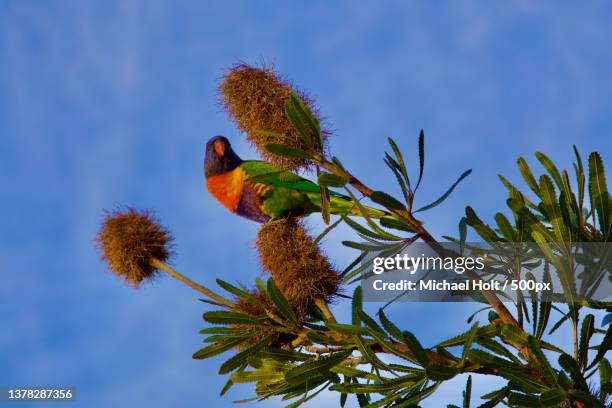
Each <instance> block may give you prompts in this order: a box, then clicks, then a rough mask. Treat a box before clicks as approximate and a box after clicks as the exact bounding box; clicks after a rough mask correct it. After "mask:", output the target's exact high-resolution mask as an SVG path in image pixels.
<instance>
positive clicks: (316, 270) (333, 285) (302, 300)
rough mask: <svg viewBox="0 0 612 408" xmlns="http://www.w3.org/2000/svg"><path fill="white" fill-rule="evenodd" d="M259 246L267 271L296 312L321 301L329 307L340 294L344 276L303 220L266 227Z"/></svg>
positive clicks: (260, 257) (264, 226)
mask: <svg viewBox="0 0 612 408" xmlns="http://www.w3.org/2000/svg"><path fill="white" fill-rule="evenodd" d="M256 244H257V249H258V252H259V259H260V262H261V265H262V267H263V269H265V270H266V271H268V272H270V274H271V275H272V277H273V278H274V281H275V282H276V284H277V286H278V287H279V289H280V290H281V291H282V293H283V294H284V295H285V297H286V298H287V300H288V301H289V302H290V303H291V304H292V305H293V306H294V307H295V308H296V309H298V310H302V311H306V310H307V309H308V306H309V305H310V304H312V303H313V302H314V301H315V300H317V299H322V300H324V301H325V302H326V303H328V302H329V301H330V300H331V299H332V298H333V297H334V295H336V294H337V293H338V289H339V286H340V276H339V275H338V273H337V272H336V271H335V270H334V268H333V267H332V265H331V264H330V262H329V260H328V259H327V258H326V257H325V256H324V255H323V254H322V253H321V250H320V249H319V247H318V246H317V245H315V243H314V241H313V239H312V238H311V237H310V235H308V232H307V231H306V229H305V228H304V226H303V225H302V223H301V222H300V221H299V220H297V219H295V218H286V219H281V220H276V221H271V222H268V223H266V224H264V225H263V226H262V227H261V228H260V230H259V233H258V235H257V242H256Z"/></svg>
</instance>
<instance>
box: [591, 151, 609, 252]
mask: <svg viewBox="0 0 612 408" xmlns="http://www.w3.org/2000/svg"><path fill="white" fill-rule="evenodd" d="M589 194H590V198H591V208H593V209H594V210H595V211H596V212H597V215H598V221H599V228H600V230H601V231H602V233H603V235H604V241H607V239H608V237H610V230H611V229H612V222H611V217H610V216H611V210H612V209H611V206H612V199H611V198H610V193H609V192H608V186H607V185H606V174H605V170H604V166H603V161H602V160H601V156H600V155H599V153H597V152H593V153H591V155H590V156H589Z"/></svg>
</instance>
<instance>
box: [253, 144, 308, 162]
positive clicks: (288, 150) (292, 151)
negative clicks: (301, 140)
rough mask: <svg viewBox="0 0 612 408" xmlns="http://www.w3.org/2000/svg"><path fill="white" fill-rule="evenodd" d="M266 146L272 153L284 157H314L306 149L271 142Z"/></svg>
mask: <svg viewBox="0 0 612 408" xmlns="http://www.w3.org/2000/svg"><path fill="white" fill-rule="evenodd" d="M264 148H265V149H266V150H267V151H268V152H269V153H272V154H275V155H277V156H282V157H295V158H298V159H312V156H311V155H310V153H308V152H307V151H305V150H301V149H296V148H293V147H288V146H285V145H282V144H277V143H269V144H267V145H265V146H264Z"/></svg>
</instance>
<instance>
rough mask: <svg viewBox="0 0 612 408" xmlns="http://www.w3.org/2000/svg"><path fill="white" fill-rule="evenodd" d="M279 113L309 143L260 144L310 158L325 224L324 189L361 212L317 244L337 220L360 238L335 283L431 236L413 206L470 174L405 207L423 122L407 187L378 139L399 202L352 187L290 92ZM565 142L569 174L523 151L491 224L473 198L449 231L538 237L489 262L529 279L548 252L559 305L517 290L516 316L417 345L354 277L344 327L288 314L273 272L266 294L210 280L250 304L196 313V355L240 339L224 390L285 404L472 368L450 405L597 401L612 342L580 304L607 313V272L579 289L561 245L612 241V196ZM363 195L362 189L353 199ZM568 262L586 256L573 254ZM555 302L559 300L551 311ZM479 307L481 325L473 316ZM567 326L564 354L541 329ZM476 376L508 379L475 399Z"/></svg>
mask: <svg viewBox="0 0 612 408" xmlns="http://www.w3.org/2000/svg"><path fill="white" fill-rule="evenodd" d="M285 113H286V116H287V118H288V120H289V121H290V122H291V124H292V125H293V126H294V128H295V130H296V131H297V133H298V134H299V135H300V136H301V138H302V139H303V141H304V145H305V146H307V148H306V149H304V150H300V149H295V148H293V147H287V146H285V145H283V144H282V143H281V142H282V137H281V138H279V139H278V140H280V142H279V143H278V144H269V145H267V146H266V149H267V150H268V151H270V152H271V153H274V154H276V155H280V156H288V157H298V158H302V159H307V160H312V162H313V164H315V165H316V166H318V167H317V169H318V170H319V172H318V184H319V186H320V189H321V197H322V213H323V218H324V220H325V222H326V223H329V222H330V214H329V190H328V188H329V187H337V188H340V187H343V188H345V190H346V192H347V194H348V196H349V197H350V199H351V201H352V202H353V204H354V209H356V210H357V213H359V214H360V215H361V216H362V217H361V221H357V220H356V219H354V218H352V217H349V216H348V215H343V216H341V217H340V218H339V219H338V220H337V221H335V222H334V223H332V224H330V225H329V227H327V228H326V229H325V230H324V231H323V232H322V233H321V234H320V236H319V237H318V238H317V239H316V241H315V243H318V242H319V241H320V240H321V239H322V238H323V237H324V236H326V235H327V234H328V233H329V232H330V231H331V230H333V229H334V228H335V227H336V226H338V225H339V224H341V223H344V224H345V225H347V226H348V227H349V228H350V229H351V230H352V231H353V232H354V233H355V234H356V236H357V237H358V238H357V239H355V240H347V241H344V242H343V244H344V245H345V246H347V247H348V248H350V249H355V250H357V251H358V252H359V255H358V257H357V258H356V259H355V261H354V262H352V263H351V264H350V265H349V266H348V267H347V268H346V269H345V270H344V271H343V272H342V278H343V281H344V282H345V283H349V284H351V283H353V282H355V281H358V280H359V279H360V278H361V277H364V276H365V277H367V276H370V275H371V274H372V260H371V258H372V256H371V255H372V254H374V253H376V255H377V256H383V257H384V256H389V257H391V256H394V255H395V254H398V253H400V252H401V251H402V250H404V249H405V248H406V247H407V246H409V245H410V244H411V243H413V242H414V241H415V240H416V239H418V238H425V237H427V238H428V240H429V237H431V236H430V235H429V233H428V232H427V230H426V229H425V228H424V227H423V223H422V222H421V221H419V220H416V218H414V214H415V213H417V212H421V211H426V210H428V209H431V208H434V207H435V206H437V205H439V204H441V203H442V202H443V201H444V200H446V198H448V196H449V195H450V194H451V193H452V192H453V191H454V189H455V188H456V187H457V185H458V184H459V183H460V182H461V181H462V180H463V179H465V177H467V176H468V175H469V174H470V173H471V170H468V171H466V172H464V173H463V174H461V175H460V176H459V178H458V179H457V181H456V182H455V183H454V184H452V186H451V187H450V188H449V189H448V190H447V191H446V192H445V193H444V194H442V195H441V196H440V198H438V199H436V200H434V201H433V202H431V203H430V204H428V205H425V206H423V207H421V208H419V209H418V210H413V207H412V206H413V203H414V199H415V194H416V192H417V190H418V187H419V186H420V184H421V182H422V180H423V174H424V164H425V149H424V147H425V137H424V133H423V132H422V131H421V133H420V135H419V138H418V164H419V166H418V178H417V180H416V183H415V182H414V180H411V178H410V177H409V176H410V175H411V172H410V171H409V169H408V164H410V163H411V161H410V160H406V158H405V156H404V155H403V154H402V152H401V149H400V147H399V144H398V143H397V142H396V141H395V140H393V139H391V138H389V140H388V142H389V146H390V148H391V149H390V153H385V156H384V161H385V163H386V165H387V167H389V169H390V170H391V173H392V174H393V176H394V178H395V180H396V181H397V186H398V189H399V191H401V196H400V197H401V198H402V200H400V199H398V198H396V197H394V195H393V194H390V193H387V192H383V191H379V190H375V189H370V188H368V187H367V186H365V185H363V184H361V182H359V181H358V179H357V178H356V177H354V176H353V175H352V174H351V173H350V172H349V171H348V170H347V169H346V168H345V167H344V166H343V165H342V164H341V162H340V160H338V159H337V158H335V157H333V158H331V159H328V158H327V157H326V155H325V154H324V152H323V140H322V138H321V129H320V125H319V123H318V121H317V120H316V118H315V115H314V114H313V113H312V112H310V110H309V109H308V107H307V106H306V105H304V103H303V102H301V100H300V98H298V97H295V96H293V97H292V98H291V99H290V100H288V101H287V102H286V104H285ZM574 152H575V155H576V162H575V163H574V180H573V181H572V180H570V176H569V173H568V172H567V171H565V170H563V171H561V170H559V168H557V166H556V165H555V164H554V163H553V161H552V160H551V159H550V158H549V157H548V156H546V155H544V154H543V153H540V152H538V153H536V159H537V160H538V161H539V163H540V164H541V165H542V168H543V174H537V172H534V171H533V169H532V168H531V167H530V166H529V164H528V163H527V160H525V159H524V158H522V157H521V158H519V159H518V170H519V173H520V174H521V176H522V178H523V179H524V182H525V184H526V185H527V187H528V193H524V192H522V191H521V190H520V189H519V188H517V187H516V186H515V185H514V184H512V183H511V182H510V181H509V180H508V179H506V178H504V177H503V176H500V179H501V181H502V183H503V184H504V185H505V186H506V188H507V189H508V199H507V201H506V204H507V208H506V210H505V211H499V212H497V213H496V214H495V215H494V217H493V220H494V224H492V225H489V224H487V223H485V222H484V221H483V220H482V219H481V218H480V217H479V216H478V215H477V213H476V211H475V210H474V209H473V208H472V207H466V209H465V217H464V218H462V219H461V221H460V222H459V238H458V239H456V240H455V241H456V242H458V243H459V244H460V252H461V253H463V251H464V248H465V247H467V246H468V244H466V240H467V236H468V233H470V232H472V231H473V232H474V233H475V234H476V235H478V236H479V237H480V238H481V239H483V240H484V241H485V242H486V243H488V244H489V245H491V246H492V247H494V248H499V249H500V250H501V249H503V248H504V247H503V245H502V244H504V243H515V244H520V243H537V246H535V247H534V246H531V247H530V249H525V248H523V247H522V246H521V245H516V247H515V249H514V252H512V251H510V252H509V253H504V255H505V258H504V259H503V260H500V261H498V262H497V263H496V264H493V266H494V267H495V268H496V271H498V273H503V274H506V275H507V276H512V274H517V273H518V274H519V275H520V274H522V276H521V277H526V278H532V277H533V275H532V274H531V272H530V268H531V269H533V268H535V267H536V266H537V265H541V264H542V262H544V269H545V273H544V280H545V281H546V282H552V281H553V277H552V276H551V272H550V270H551V268H550V266H553V267H554V271H556V272H555V273H558V274H559V276H558V278H559V280H560V282H561V287H560V288H556V289H557V290H558V291H561V293H563V295H564V296H565V298H566V299H569V300H568V303H567V305H566V306H561V305H559V306H557V305H555V304H553V302H552V301H553V300H557V299H558V296H559V295H560V293H556V294H551V293H546V292H545V293H543V294H542V295H539V296H538V295H536V294H534V293H526V294H525V295H529V296H525V297H520V298H519V300H518V301H517V302H516V304H515V308H516V310H513V311H512V312H508V311H507V309H505V306H503V305H502V306H500V305H499V304H496V303H495V302H491V303H487V304H486V305H484V307H482V308H481V309H480V310H478V311H477V312H475V313H474V314H472V315H471V316H469V318H468V319H467V324H468V325H471V327H469V328H466V329H467V330H466V331H465V332H464V333H460V334H458V335H457V336H454V337H452V338H451V339H448V340H445V341H442V342H439V343H437V344H430V345H426V344H423V343H422V342H421V341H419V339H418V337H417V335H418V333H411V332H408V331H405V330H402V328H400V327H398V325H397V324H396V323H394V322H392V321H391V320H390V319H389V318H388V316H387V315H386V314H385V312H384V309H385V308H386V307H388V306H389V305H390V304H391V303H392V302H390V303H389V304H387V305H385V306H384V307H383V308H381V309H380V310H379V311H378V313H377V315H376V316H373V315H370V314H369V313H368V312H367V311H366V310H365V309H364V305H363V302H362V292H361V288H360V287H359V286H357V287H356V289H355V290H354V292H353V296H352V308H351V321H350V324H348V323H341V322H337V321H335V320H334V319H333V318H329V316H328V317H325V318H323V317H322V315H321V313H320V312H315V310H319V309H320V308H319V307H318V306H319V305H317V308H315V307H312V308H311V309H312V310H310V311H307V312H304V311H303V310H294V309H293V308H292V306H291V303H290V299H287V298H286V297H285V296H284V295H283V293H282V292H281V291H280V290H279V288H278V287H277V286H276V283H275V282H274V280H272V279H270V280H268V282H267V284H263V283H262V282H261V281H260V282H259V284H258V289H259V291H260V292H261V293H263V294H264V295H265V296H267V298H266V299H267V300H268V301H264V300H262V298H260V297H258V296H254V295H253V293H251V292H250V291H249V290H247V289H245V288H239V287H237V286H234V285H232V284H230V283H227V282H224V281H221V280H218V284H219V285H220V287H221V288H222V289H224V290H226V291H227V292H229V293H230V294H232V295H234V296H236V297H237V298H239V299H241V302H246V303H247V304H250V305H252V306H253V307H252V310H254V311H255V310H257V311H258V312H257V313H255V312H254V313H245V312H243V311H238V310H235V309H234V308H232V307H228V306H224V305H221V304H218V305H219V306H221V307H224V308H225V309H224V310H214V311H210V312H206V313H205V314H204V320H205V321H206V322H208V323H209V324H212V325H213V326H211V327H207V328H206V329H204V330H202V332H201V333H202V334H204V335H207V336H208V337H207V338H206V339H205V341H206V343H207V345H206V346H205V347H204V348H202V349H201V350H199V351H197V352H196V353H195V354H194V358H198V359H202V358H209V357H213V356H216V355H218V354H221V353H224V352H227V351H229V350H230V349H236V348H237V349H238V351H237V352H235V353H234V354H233V355H232V356H231V357H230V358H229V359H227V360H226V361H225V362H224V363H222V365H221V368H220V370H219V372H220V373H221V374H228V375H229V378H230V379H229V381H228V383H227V385H226V387H224V389H223V390H222V393H225V392H227V390H228V389H229V388H230V387H231V386H232V384H234V383H255V392H256V397H255V399H258V400H264V399H267V398H271V397H280V398H282V399H283V400H291V401H292V402H291V404H290V405H289V406H292V407H296V406H299V405H301V404H303V403H304V402H307V401H309V400H311V399H312V398H314V397H315V396H316V395H317V394H318V393H320V392H323V391H325V390H327V391H330V392H337V393H338V394H339V401H340V405H341V406H344V404H346V403H347V401H348V400H349V398H354V399H355V400H356V401H357V403H358V404H359V405H360V406H368V407H390V406H404V407H408V406H418V405H417V404H419V402H420V401H422V400H423V399H425V398H427V397H428V396H430V395H431V394H432V393H434V392H435V391H436V389H437V387H438V386H439V385H440V384H441V383H442V382H444V381H447V380H449V379H452V378H455V377H456V376H458V375H460V374H464V373H465V374H468V376H467V382H466V387H465V391H464V392H463V400H462V402H461V404H460V405H456V406H463V407H464V408H467V407H470V406H471V405H474V404H476V405H478V406H480V407H495V406H499V405H506V406H511V407H529V406H534V407H542V406H559V405H560V404H566V406H571V405H568V404H572V403H574V402H580V403H582V404H584V406H589V407H603V406H605V405H606V404H607V403H609V400H610V397H609V395H610V393H611V392H612V390H611V386H610V381H611V378H612V368H610V363H609V361H608V360H607V359H606V358H605V357H606V353H607V352H608V351H609V350H610V349H611V348H612V334H611V327H612V325H610V324H609V321H608V320H609V318H606V319H605V320H604V321H603V322H602V324H601V325H600V326H598V324H597V322H596V319H595V316H594V315H593V314H589V313H584V311H586V310H589V309H607V311H608V312H610V311H612V306H611V305H610V304H606V303H602V302H593V301H590V300H589V298H588V296H587V295H588V294H589V293H592V291H593V289H594V288H596V287H597V285H598V284H600V283H601V281H602V279H606V278H609V275H607V276H606V274H608V273H609V266H610V265H609V264H598V265H595V266H594V267H593V268H591V269H589V270H588V271H589V272H588V273H591V274H592V275H589V276H587V278H586V279H583V282H586V283H585V284H583V285H582V286H581V287H577V285H576V284H575V277H574V276H573V269H572V267H571V265H567V264H565V263H566V262H567V261H566V260H567V256H565V255H567V254H568V253H571V245H572V243H576V242H589V243H590V242H609V241H610V238H611V237H612V199H611V197H610V194H609V192H608V189H607V185H606V178H605V171H604V166H603V162H602V160H601V157H600V156H599V154H597V153H592V154H591V155H590V156H589V160H588V169H585V168H584V166H583V162H582V159H581V157H580V154H579V153H578V150H577V149H576V148H575V147H574ZM587 190H588V202H587V194H586V191H587ZM359 194H361V195H363V197H361V198H358V197H357V195H359ZM398 196H399V195H398ZM363 199H369V200H370V201H371V202H372V203H373V204H374V205H378V206H380V207H382V209H384V211H386V213H387V214H388V216H383V217H382V218H381V219H380V220H374V219H372V218H371V217H370V216H369V214H370V213H368V211H367V210H366V208H365V206H364V204H362V202H361V201H362V200H363ZM431 240H433V238H431ZM431 240H429V241H428V242H431ZM534 248H535V249H534ZM455 255H457V256H458V255H459V254H455ZM597 259H600V258H597ZM603 259H604V260H603V261H601V262H606V261H605V259H606V258H603ZM572 262H577V263H578V262H582V260H581V259H578V258H572ZM555 296H557V297H555ZM481 299H484V298H481ZM584 299H586V300H584ZM489 301H490V300H489ZM500 303H501V302H500ZM564 307H567V310H562V309H561V308H564ZM487 310H488V311H489V316H488V317H489V318H488V321H487V318H486V317H485V316H484V315H481V314H480V312H483V311H487ZM508 315H510V316H511V318H509V317H508ZM479 318H481V319H483V320H484V321H483V320H479ZM568 323H569V324H570V325H571V327H569V332H570V333H572V334H573V336H574V341H575V350H574V351H566V350H562V349H560V348H559V347H557V346H555V345H553V344H550V343H549V342H547V341H546V340H545V339H546V337H547V335H549V334H550V333H553V332H555V331H556V330H565V329H567V324H568ZM606 323H607V326H606ZM388 355H392V356H394V359H393V363H389V362H388V361H389V359H387V358H386V356H388ZM596 373H599V386H598V390H597V391H594V390H593V389H592V388H591V389H590V388H589V378H592V376H594V375H595V374H596ZM480 375H492V376H497V377H499V378H502V379H503V380H504V381H505V385H504V386H503V387H502V388H500V389H498V390H494V391H491V392H489V393H487V394H485V395H482V396H481V397H480V401H479V402H476V401H475V399H476V398H475V397H474V396H473V395H472V381H476V380H477V378H478V376H480ZM591 381H592V380H591ZM449 406H453V407H455V405H449Z"/></svg>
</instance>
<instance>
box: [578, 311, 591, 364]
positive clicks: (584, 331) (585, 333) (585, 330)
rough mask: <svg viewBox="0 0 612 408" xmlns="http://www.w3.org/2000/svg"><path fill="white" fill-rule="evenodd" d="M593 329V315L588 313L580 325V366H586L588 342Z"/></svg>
mask: <svg viewBox="0 0 612 408" xmlns="http://www.w3.org/2000/svg"><path fill="white" fill-rule="evenodd" d="M594 330H595V316H593V315H592V314H588V315H586V316H585V318H584V319H583V320H582V327H581V330H580V342H579V347H578V365H579V366H580V367H586V365H587V360H588V354H589V342H590V341H591V337H592V336H593V333H594Z"/></svg>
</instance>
